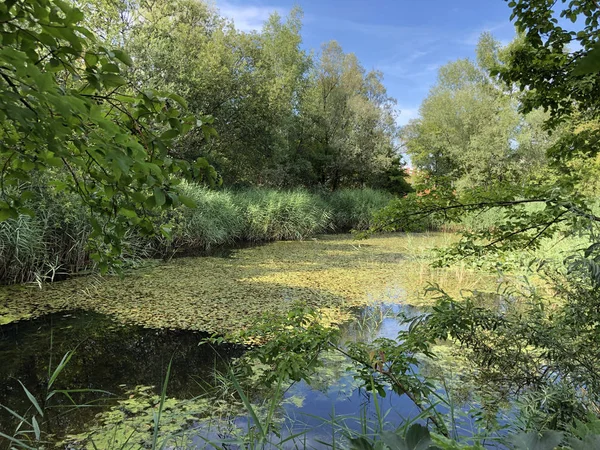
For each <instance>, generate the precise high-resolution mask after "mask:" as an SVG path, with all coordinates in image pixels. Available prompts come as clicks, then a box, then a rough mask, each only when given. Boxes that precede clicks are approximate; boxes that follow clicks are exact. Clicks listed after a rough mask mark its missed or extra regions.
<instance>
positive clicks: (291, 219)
mask: <svg viewBox="0 0 600 450" xmlns="http://www.w3.org/2000/svg"><path fill="white" fill-rule="evenodd" d="M180 189H181V193H182V194H183V195H185V196H186V197H189V198H191V199H192V200H193V201H194V202H195V203H196V205H197V206H196V207H195V208H188V207H186V206H183V205H181V206H179V207H178V208H175V209H174V210H170V211H165V212H163V213H162V214H161V215H159V216H156V217H155V218H154V219H153V220H156V221H157V222H158V223H159V224H161V225H168V226H169V227H170V228H171V232H172V233H171V234H172V235H171V237H169V238H168V239H167V238H165V237H154V238H148V237H144V236H141V235H140V234H139V233H137V232H136V231H135V230H133V229H132V230H131V231H130V232H129V233H128V234H127V236H126V238H125V240H124V243H123V244H124V245H123V249H124V253H123V255H122V259H123V262H124V264H125V265H126V266H127V267H132V266H134V267H135V266H137V265H138V262H139V261H140V260H141V259H144V258H147V257H150V256H152V255H157V254H158V255H163V256H166V255H172V254H174V253H176V252H179V253H185V252H187V251H190V250H191V251H193V250H207V249H210V248H211V247H216V246H220V245H231V244H234V243H236V242H242V241H246V242H268V241H292V240H303V239H306V238H309V237H312V236H315V235H317V234H321V233H326V232H331V231H338V232H339V231H349V230H351V229H356V230H364V229H366V228H368V227H369V225H370V224H371V220H372V217H373V214H374V212H375V211H377V210H378V209H380V208H382V207H383V206H385V205H386V204H387V203H388V201H389V200H390V199H391V198H392V196H391V195H390V194H388V193H385V192H382V191H375V190H372V189H346V190H341V191H336V192H333V193H330V194H328V195H322V194H321V195H319V194H317V193H311V192H309V191H306V190H302V189H296V190H288V191H279V190H275V189H250V190H246V191H228V190H213V189H208V188H207V187H204V186H201V185H197V184H192V183H185V182H184V183H182V184H181V186H180ZM31 208H32V209H33V210H34V211H35V215H34V216H33V217H30V216H20V217H18V218H17V219H10V220H7V221H3V222H0V283H2V284H12V283H22V282H29V281H37V282H38V283H41V282H43V281H53V280H56V279H60V278H64V277H66V276H67V275H69V274H72V273H76V272H80V271H82V270H86V269H90V268H92V267H93V263H92V262H91V261H90V258H89V252H88V239H89V236H90V233H91V225H90V216H89V211H88V210H87V209H86V207H85V205H83V204H82V203H81V202H80V200H79V199H78V198H77V197H76V196H74V195H70V194H65V193H49V192H46V191H44V190H40V192H39V193H38V195H37V196H36V198H35V199H34V200H32V202H31Z"/></svg>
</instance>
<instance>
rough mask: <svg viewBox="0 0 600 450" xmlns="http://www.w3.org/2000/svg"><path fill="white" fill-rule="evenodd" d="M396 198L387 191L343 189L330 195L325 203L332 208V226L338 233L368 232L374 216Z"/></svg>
mask: <svg viewBox="0 0 600 450" xmlns="http://www.w3.org/2000/svg"><path fill="white" fill-rule="evenodd" d="M392 198H394V197H393V196H392V195H391V194H389V193H387V192H385V191H376V190H373V189H342V190H339V191H335V192H332V193H330V194H329V195H327V196H326V197H325V201H326V202H327V204H328V205H329V207H330V208H331V214H332V226H333V228H334V229H335V230H336V231H349V230H367V229H368V228H370V226H371V225H372V223H373V215H374V214H375V213H376V212H377V211H379V210H380V209H381V208H383V207H385V206H386V205H387V204H388V203H389V202H390V200H392Z"/></svg>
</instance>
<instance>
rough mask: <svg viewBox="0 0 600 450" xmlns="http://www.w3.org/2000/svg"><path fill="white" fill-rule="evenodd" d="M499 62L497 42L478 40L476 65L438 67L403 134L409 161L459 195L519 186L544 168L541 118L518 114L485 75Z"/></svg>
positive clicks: (513, 101)
mask: <svg viewBox="0 0 600 450" xmlns="http://www.w3.org/2000/svg"><path fill="white" fill-rule="evenodd" d="M501 57H502V54H501V49H500V45H499V43H498V42H496V41H495V40H494V39H493V38H492V37H491V36H490V35H488V34H484V35H482V37H481V39H480V42H479V45H478V47H477V63H475V62H472V61H470V60H458V61H455V62H452V63H449V64H447V65H446V66H444V67H442V68H441V69H440V72H439V76H438V81H437V84H436V85H435V86H434V87H433V88H432V89H431V92H430V94H429V96H428V97H427V98H426V99H425V101H424V102H423V104H422V105H421V108H420V116H421V117H420V118H418V119H414V120H412V121H411V122H410V123H409V124H408V125H407V126H406V127H405V128H404V129H403V131H402V137H403V141H404V145H405V147H406V150H407V152H408V154H409V155H410V157H411V161H412V162H413V164H414V165H415V167H416V168H417V169H419V170H420V171H422V172H424V173H425V174H426V175H427V176H431V177H434V178H435V179H436V182H437V183H439V182H441V180H442V179H443V180H445V181H446V182H450V183H451V184H452V186H453V187H455V188H457V189H459V190H464V189H469V188H473V187H477V186H485V185H490V184H492V183H498V182H500V183H502V182H506V183H508V182H510V183H521V182H523V181H525V179H526V178H527V177H528V176H529V175H530V174H533V173H535V172H536V171H540V170H542V169H543V168H544V167H545V165H546V158H545V154H546V151H547V149H548V148H549V147H550V145H551V143H552V140H551V139H550V138H549V136H548V133H547V132H546V131H545V130H544V129H543V121H541V120H539V118H540V116H541V115H542V113H541V112H539V111H534V112H532V113H531V114H530V115H528V116H523V115H521V114H519V112H518V110H517V109H518V98H517V96H516V95H514V93H513V92H511V91H510V89H508V88H507V87H506V86H505V85H504V84H502V83H499V82H498V81H497V79H495V78H493V77H491V76H490V74H489V69H490V68H491V67H496V65H497V64H501ZM524 169H527V170H524Z"/></svg>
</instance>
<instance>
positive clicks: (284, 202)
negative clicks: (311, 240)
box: [235, 189, 331, 242]
mask: <svg viewBox="0 0 600 450" xmlns="http://www.w3.org/2000/svg"><path fill="white" fill-rule="evenodd" d="M235 200H236V202H237V204H238V205H239V208H240V210H241V211H242V214H243V217H244V221H245V223H244V233H243V237H244V239H245V240H247V241H250V242H260V241H282V240H283V241H289V240H302V239H304V238H307V237H309V236H312V235H314V234H317V233H322V232H324V231H326V229H327V226H328V225H329V223H330V220H331V215H330V213H329V211H328V210H327V207H326V205H325V204H324V203H323V202H322V201H321V199H320V198H319V197H318V196H317V195H314V194H311V193H309V192H306V191H303V190H296V191H276V190H270V189H253V190H249V191H245V192H241V193H238V194H236V199H235Z"/></svg>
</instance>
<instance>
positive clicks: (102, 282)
mask: <svg viewBox="0 0 600 450" xmlns="http://www.w3.org/2000/svg"><path fill="white" fill-rule="evenodd" d="M453 239H454V237H453V235H449V234H441V233H438V234H418V235H406V234H404V235H401V234H393V235H382V236H377V237H373V238H371V239H369V240H367V241H357V240H354V239H352V237H351V236H349V235H327V236H321V237H319V238H316V239H312V240H307V241H289V242H275V243H271V244H267V245H264V246H258V247H251V248H244V249H237V250H232V251H231V252H228V254H227V255H226V256H224V257H219V256H208V257H186V258H179V259H174V260H171V261H170V262H166V263H161V264H152V265H149V266H148V267H145V268H142V269H137V270H135V271H132V272H130V273H128V274H127V275H126V276H125V278H124V279H121V278H118V277H104V278H99V277H91V276H88V277H78V278H73V279H70V280H66V281H62V282H56V283H53V284H50V285H45V286H43V289H39V287H37V285H20V286H10V287H3V288H1V290H0V323H7V322H12V321H15V320H22V319H28V318H32V317H36V316H40V315H43V314H47V313H50V312H56V311H63V310H73V309H83V310H91V311H95V312H99V313H104V314H108V315H110V316H112V317H113V318H115V319H117V320H119V321H121V322H124V323H132V324H137V325H143V326H146V327H151V328H170V329H192V330H201V331H208V332H213V333H228V332H235V331H239V330H240V329H244V328H246V327H248V326H249V325H251V324H252V322H254V321H255V320H256V319H257V318H259V317H261V316H263V315H264V314H265V313H269V314H277V313H284V312H286V311H287V310H288V309H289V308H290V307H291V306H292V305H293V304H296V303H297V302H302V303H304V304H306V305H307V306H309V307H313V308H316V309H320V310H321V311H322V313H323V317H325V318H326V319H327V321H329V322H336V321H341V320H344V319H345V313H346V312H347V311H348V310H349V308H350V307H354V306H361V305H365V304H368V303H370V302H372V301H373V300H377V301H385V302H398V303H404V302H408V303H412V304H421V305H422V304H424V303H427V302H428V301H430V300H429V299H427V298H426V297H424V296H423V291H424V289H425V287H426V286H427V283H428V282H435V283H437V284H439V285H440V287H442V288H443V289H445V290H447V291H448V292H449V293H457V292H458V291H459V290H460V289H476V288H482V287H485V286H486V285H487V286H488V287H489V286H490V285H491V284H493V283H494V282H495V281H494V279H493V277H491V276H488V275H485V274H482V273H477V272H473V271H469V270H467V269H466V268H464V267H454V268H449V269H431V268H430V266H429V262H430V259H431V257H430V250H431V249H432V248H434V247H436V246H440V245H444V244H446V243H448V242H450V241H451V240H453Z"/></svg>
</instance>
